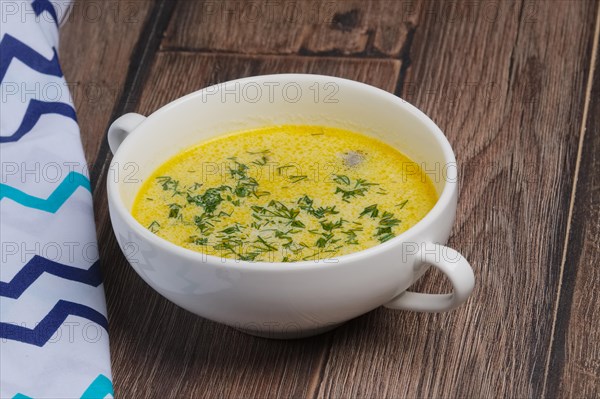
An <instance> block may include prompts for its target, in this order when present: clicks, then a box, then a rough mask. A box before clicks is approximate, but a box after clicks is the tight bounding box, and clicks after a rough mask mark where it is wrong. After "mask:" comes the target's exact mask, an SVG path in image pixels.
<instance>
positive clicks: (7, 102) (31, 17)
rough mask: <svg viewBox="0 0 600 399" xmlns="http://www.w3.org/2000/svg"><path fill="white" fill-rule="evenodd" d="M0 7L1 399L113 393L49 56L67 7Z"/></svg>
mask: <svg viewBox="0 0 600 399" xmlns="http://www.w3.org/2000/svg"><path fill="white" fill-rule="evenodd" d="M0 6H1V15H2V18H1V19H2V20H1V22H0V23H1V25H0V82H1V95H2V100H1V103H0V106H1V109H0V158H1V167H2V175H1V176H2V180H1V181H0V238H1V242H2V251H1V253H2V254H1V258H2V259H0V265H1V267H0V397H1V398H105V397H112V396H113V389H112V384H111V372H110V353H109V347H108V330H107V329H108V321H107V317H106V304H105V299H104V291H103V285H102V279H101V277H100V270H99V261H98V246H97V243H96V235H95V227H94V216H93V211H92V196H91V188H90V181H89V178H88V172H87V166H86V162H85V159H84V155H83V149H82V146H81V141H80V137H79V127H78V125H77V119H76V116H75V110H74V108H73V104H72V100H71V96H70V93H69V90H68V86H67V84H66V82H65V79H64V77H63V74H62V71H61V68H60V65H59V62H58V56H57V51H58V22H59V21H60V20H62V18H64V17H65V15H66V13H67V10H68V7H67V6H68V2H65V1H62V2H52V3H51V2H49V1H48V0H34V1H5V0H0ZM82 56H83V55H82Z"/></svg>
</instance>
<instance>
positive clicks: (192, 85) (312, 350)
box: [95, 52, 400, 398]
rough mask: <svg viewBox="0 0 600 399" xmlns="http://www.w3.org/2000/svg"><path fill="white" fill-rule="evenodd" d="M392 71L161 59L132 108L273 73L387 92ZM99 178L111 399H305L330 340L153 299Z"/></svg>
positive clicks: (282, 60) (321, 63)
mask: <svg viewBox="0 0 600 399" xmlns="http://www.w3.org/2000/svg"><path fill="white" fill-rule="evenodd" d="M399 71H400V62H399V61H395V60H384V61H380V60H370V61H363V60H356V59H343V60H339V59H333V58H313V57H280V56H266V57H252V56H229V55H214V54H198V53H176V52H165V53H159V54H158V56H157V58H156V60H155V63H154V65H153V67H152V69H151V71H150V73H149V76H148V79H147V83H146V84H145V86H144V90H143V92H142V95H141V98H140V103H139V105H138V107H137V108H136V111H137V112H141V113H144V114H148V113H151V112H153V111H154V110H156V109H157V108H159V107H160V106H162V105H164V104H166V103H167V102H169V101H171V100H173V99H174V98H176V97H179V96H181V95H183V94H187V93H189V92H191V91H194V90H196V89H198V88H201V87H204V86H207V85H210V84H213V83H218V82H222V81H226V80H230V79H234V78H238V77H244V76H250V75H257V74H266V73H276V72H311V73H321V74H329V75H338V76H341V77H346V78H350V79H355V80H361V81H365V82H368V83H371V84H373V85H375V86H379V87H381V88H383V89H386V90H388V91H393V90H394V88H395V87H396V84H397V76H398V73H399ZM105 179H106V177H105V176H104V177H103V179H102V182H101V184H100V185H98V188H97V191H96V192H95V197H96V199H97V208H96V212H97V219H98V235H99V242H100V253H101V258H102V259H104V262H105V265H104V266H105V271H106V272H105V287H106V293H107V302H108V312H109V315H110V332H111V355H112V359H113V373H114V383H115V389H116V394H117V396H118V397H144V398H150V397H152V398H181V397H211V398H222V397H232V398H243V397H257V398H269V397H283V398H288V397H306V396H311V395H312V392H313V391H314V390H315V389H316V383H317V382H318V377H319V371H320V370H321V368H322V365H323V362H324V359H325V354H326V353H327V349H328V348H329V346H330V338H331V334H326V335H322V336H319V337H315V338H311V339H307V340H299V341H287V342H285V341H273V340H265V339H259V338H254V337H251V336H248V335H245V334H242V333H238V332H237V331H235V330H232V329H230V328H228V327H225V326H222V325H219V324H216V323H212V322H210V321H207V320H204V319H201V318H199V317H197V316H194V315H192V314H191V313H188V312H186V311H184V310H182V309H180V308H178V307H177V306H175V305H173V304H172V303H170V302H168V301H167V300H166V299H164V298H162V297H161V296H159V295H158V294H157V293H156V292H154V291H153V290H151V289H150V288H149V287H148V286H147V285H146V284H145V283H144V282H143V281H142V280H141V279H140V278H139V277H138V276H137V274H135V272H134V271H133V270H132V269H131V267H130V266H129V265H128V264H127V262H126V260H125V259H124V258H123V256H122V255H121V251H120V249H119V247H118V245H117V243H116V241H115V238H114V235H113V232H112V228H111V225H110V220H109V216H108V209H107V206H106V189H105ZM106 263H108V264H106Z"/></svg>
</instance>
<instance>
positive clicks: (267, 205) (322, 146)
mask: <svg viewBox="0 0 600 399" xmlns="http://www.w3.org/2000/svg"><path fill="white" fill-rule="evenodd" d="M436 201H437V194H436V191H435V188H434V187H433V184H432V182H431V181H430V179H429V178H428V177H427V176H426V175H425V173H424V172H423V171H422V170H421V168H419V166H418V165H417V164H416V163H414V162H413V161H411V160H410V159H409V158H407V157H406V156H405V155H403V154H402V153H400V152H399V151H398V150H396V149H394V148H392V147H391V146H389V145H387V144H385V143H383V142H381V141H379V140H377V139H374V138H372V137H368V136H365V135H362V134H358V133H354V132H350V131H347V130H342V129H337V128H331V127H325V126H296V125H286V126H272V127H266V128H261V129H257V130H250V131H244V132H238V133H233V134H230V135H226V136H221V137H218V138H215V139H212V140H209V141H206V142H202V143H200V144H198V145H196V146H193V147H191V148H189V149H186V150H184V151H183V152H181V153H179V154H177V155H176V156H174V157H173V158H171V159H170V160H168V161H167V162H166V163H164V164H163V165H161V166H160V167H159V168H158V169H157V170H156V171H155V172H154V173H153V174H152V175H151V176H150V177H149V178H148V179H147V180H146V181H145V182H144V184H143V185H142V187H141V189H140V191H139V193H138V195H137V197H136V199H135V202H134V204H133V209H132V213H133V216H134V217H135V218H136V219H137V220H138V221H139V222H140V223H141V224H142V225H143V226H144V227H146V228H148V229H149V230H150V231H152V232H153V233H155V234H156V235H158V236H160V237H162V238H164V239H166V240H168V241H171V242H173V243H175V244H177V245H179V246H182V247H184V248H189V249H191V250H194V251H198V252H202V253H206V254H210V255H216V256H220V257H226V258H235V259H241V260H247V261H267V262H296V261H303V260H305V261H306V260H315V261H316V260H319V259H327V258H335V257H338V256H341V255H345V254H349V253H352V252H357V251H360V250H363V249H366V248H369V247H373V246H375V245H378V244H379V243H382V242H385V241H387V240H389V239H391V238H393V237H395V236H396V235H398V234H400V233H402V232H403V231H405V230H407V229H409V228H410V227H412V226H413V225H414V224H415V223H417V222H418V221H419V220H420V219H422V218H423V217H424V216H425V215H426V214H427V212H429V211H430V210H431V208H432V207H433V206H434V204H435V202H436Z"/></svg>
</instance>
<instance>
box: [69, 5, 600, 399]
mask: <svg viewBox="0 0 600 399" xmlns="http://www.w3.org/2000/svg"><path fill="white" fill-rule="evenodd" d="M599 29H600V8H599V4H598V2H597V1H585V0H572V1H553V0H541V1H531V0H515V1H487V0H486V1H468V0H467V1H464V2H460V1H459V2H456V1H452V2H444V1H441V0H440V1H438V0H432V1H418V0H414V1H413V0H410V1H403V0H397V1H396V0H383V1H361V0H356V1H354V0H352V1H350V0H349V1H342V0H338V1H334V2H329V1H324V2H313V1H300V0H297V1H293V2H290V1H283V0H281V1H252V2H243V1H222V2H221V1H209V2H204V1H199V0H198V1H196V0H179V1H169V0H156V1H151V0H147V1H137V0H134V1H132V0H123V1H121V2H114V1H111V2H98V1H95V0H89V1H88V0H82V1H81V2H80V3H78V4H77V6H76V8H75V10H74V11H73V13H72V15H71V18H70V20H69V22H68V23H67V24H66V26H65V27H64V28H63V30H62V33H61V35H62V43H61V44H62V46H61V49H60V51H61V54H62V63H63V67H64V70H65V75H66V77H67V80H68V81H69V83H70V84H71V85H72V86H71V87H72V89H73V94H74V97H75V102H76V106H77V108H78V113H79V119H80V122H81V128H82V136H83V141H84V147H85V151H86V154H87V157H88V160H89V162H90V171H91V177H92V184H93V188H94V198H95V207H96V222H97V227H98V238H99V241H100V248H101V257H102V261H103V268H104V276H105V279H106V283H105V288H106V293H107V299H108V312H109V319H110V334H111V335H110V338H111V354H112V362H113V373H114V384H115V390H116V395H117V397H120V398H185V397H194V398H195V397H209V398H223V397H233V398H247V397H256V398H271V397H283V398H287V397H310V398H313V397H336V398H350V397H359V398H403V397H408V398H417V397H419V398H421V397H431V398H442V397H443V398H474V397H499V398H500V397H510V398H525V397H527V398H528V397H577V398H597V397H599V396H600V294H599V289H600V268H599V266H600V250H599V246H600V222H599V221H600V95H599V93H600V68H599V67H600V61H598V60H599V59H600V58H599V57H598V56H597V53H598V36H599ZM594 67H595V70H594ZM278 72H307V73H319V74H329V75H335V76H341V77H346V78H351V79H355V80H359V81H363V82H367V83H369V84H372V85H375V86H378V87H381V88H383V89H385V90H388V91H390V92H392V93H395V94H396V95H398V96H401V97H403V98H405V99H406V100H408V101H410V102H411V103H413V104H415V105H416V106H417V107H419V108H421V109H422V110H424V111H425V112H426V113H427V114H428V115H430V116H431V118H432V119H433V120H434V121H435V122H436V123H437V124H438V125H439V126H440V127H441V128H442V130H444V132H445V134H446V135H447V136H448V139H449V140H450V142H451V143H452V145H453V147H454V149H455V151H456V155H457V158H458V161H459V164H460V171H461V176H460V187H461V190H460V198H459V209H458V217H457V221H456V225H455V227H454V232H453V235H452V238H451V240H450V245H452V246H453V247H455V248H457V249H458V250H460V251H461V252H463V253H464V254H465V256H466V257H467V258H468V259H469V260H471V261H472V264H473V267H474V268H475V272H476V276H477V286H476V288H475V291H474V293H473V296H472V297H471V298H470V299H469V300H468V302H467V303H466V304H465V305H464V306H462V307H461V308H460V309H458V310H456V311H454V312H451V313H444V314H419V313H409V312H398V311H391V310H385V309H378V310H376V311H373V312H371V313H370V314H367V315H365V316H363V317H360V318H358V319H356V320H353V321H351V322H349V323H347V324H346V325H344V326H343V327H340V328H338V329H337V330H335V331H333V332H330V333H327V334H324V335H321V336H318V337H314V338H310V339H304V340H297V341H271V340H265V339H258V338H253V337H251V336H248V335H244V334H242V333H240V332H237V331H235V330H233V329H231V328H228V327H224V326H222V325H219V324H216V323H213V322H210V321H207V320H204V319H201V318H199V317H196V316H194V315H192V314H191V313H188V312H186V311H184V310H182V309H180V308H178V307H176V306H175V305H173V304H172V303H170V302H168V301H167V300H165V299H164V298H162V297H160V296H159V295H158V294H157V293H156V292H154V291H153V290H152V289H150V288H149V287H148V286H147V285H146V284H145V283H144V282H143V281H142V280H141V279H140V278H139V277H138V276H137V275H136V274H135V273H134V271H133V270H132V269H131V267H130V266H129V265H128V264H127V262H126V261H125V259H124V257H123V256H122V254H121V251H120V250H119V248H118V246H117V244H116V241H115V238H114V236H113V232H112V228H111V225H110V221H109V217H108V211H107V204H106V191H105V180H106V172H107V165H108V163H109V161H110V158H111V155H110V152H109V150H108V145H107V142H106V136H105V132H106V128H107V126H108V125H109V123H110V122H111V121H112V120H114V119H115V118H116V117H117V116H119V115H121V114H123V113H125V112H130V111H136V112H140V113H143V114H149V113H151V112H153V111H154V110H156V109H157V108H159V107H160V106H162V105H163V104H166V103H167V102H169V101H171V100H173V99H175V98H177V97H179V96H181V95H183V94H186V93H189V92H192V91H194V90H197V89H200V88H202V87H205V86H207V85H209V84H213V83H218V82H222V81H226V80H230V79H235V78H240V77H244V76H251V75H257V74H266V73H278ZM417 286H418V287H417V288H418V289H420V290H423V291H426V292H436V291H443V290H446V289H447V288H448V285H447V283H446V282H445V281H444V279H443V278H442V277H441V276H439V275H437V274H436V273H435V272H430V273H429V274H428V275H427V276H425V278H424V279H423V280H422V281H421V282H420V283H418V284H417Z"/></svg>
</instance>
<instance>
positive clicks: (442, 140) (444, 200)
mask: <svg viewBox="0 0 600 399" xmlns="http://www.w3.org/2000/svg"><path fill="white" fill-rule="evenodd" d="M266 79H277V80H278V81H280V82H281V83H288V82H290V81H293V82H298V81H302V80H310V83H314V82H315V79H318V80H324V79H326V80H327V83H330V82H332V81H333V82H336V83H339V84H340V85H347V86H353V87H354V88H355V89H360V90H364V91H367V92H370V94H372V95H378V96H382V97H385V98H386V99H387V100H388V101H390V102H392V103H393V104H394V105H396V106H398V107H400V108H403V109H404V110H405V111H407V112H409V113H411V114H412V115H413V116H415V117H417V119H418V120H419V121H420V122H421V123H422V124H423V125H424V126H425V128H426V129H428V130H429V131H430V132H431V133H432V134H433V136H434V137H435V139H436V140H437V142H438V144H439V145H440V147H441V149H442V152H443V155H444V162H445V163H446V164H451V163H453V164H454V165H455V166H457V164H456V157H455V155H454V151H453V150H452V146H451V145H450V142H449V141H448V139H447V138H446V136H445V135H444V133H443V132H442V130H441V129H440V128H439V127H438V126H437V125H436V124H435V123H434V122H433V121H432V120H431V119H430V118H429V117H428V116H427V115H426V114H425V113H424V112H423V111H421V110H419V109H418V108H417V107H415V106H414V105H412V104H410V103H409V102H407V101H406V100H404V99H402V98H400V97H398V96H396V95H394V94H392V93H389V92H387V91H385V90H382V89H380V88H377V87H375V86H371V85H369V84H366V83H362V82H357V81H354V80H350V79H345V78H339V77H335V76H328V75H318V74H298V73H285V74H269V75H256V76H251V77H246V78H241V79H235V80H229V81H226V82H223V83H218V84H216V85H212V86H207V87H205V88H203V89H200V90H197V91H195V92H192V93H189V94H187V95H185V96H183V97H179V98H177V99H176V100H173V101H172V102H170V103H168V104H166V105H164V106H162V107H161V108H159V109H158V110H156V111H154V112H153V113H152V114H150V115H148V116H147V117H146V119H145V120H144V121H142V123H140V125H138V126H137V127H136V128H135V129H134V130H133V131H131V132H130V134H129V135H128V136H127V137H126V139H125V140H124V141H123V143H122V144H121V145H120V146H119V148H118V149H117V152H116V154H114V156H113V158H112V160H111V163H110V167H109V168H110V169H112V168H113V167H114V165H115V164H118V163H119V162H124V161H126V160H121V159H120V158H121V154H123V153H125V151H123V150H122V148H125V149H126V148H127V147H129V146H132V145H133V142H134V141H136V137H141V131H142V130H143V129H142V128H143V127H144V126H147V125H149V124H151V123H152V121H153V119H154V118H156V117H158V116H160V115H163V114H165V113H168V112H170V111H171V109H173V108H175V107H177V106H179V105H181V104H183V103H185V102H187V101H190V100H192V99H194V98H196V97H198V96H201V95H202V93H203V92H205V91H207V90H210V89H214V88H215V87H226V86H227V85H233V84H243V83H245V82H257V81H260V80H266ZM384 142H385V141H384ZM110 169H109V170H110ZM118 184H119V182H118V180H116V179H107V199H108V203H109V213H110V214H111V217H112V213H113V212H115V213H117V214H118V215H119V216H120V218H121V220H122V221H123V222H124V223H125V224H126V225H127V227H128V228H130V229H133V230H135V231H136V232H137V233H138V235H139V236H140V237H141V238H143V239H145V240H146V241H148V243H149V244H151V245H153V246H156V247H158V248H160V249H162V250H164V251H167V252H168V253H170V254H172V255H173V256H176V257H178V258H184V259H186V260H188V261H190V262H197V263H201V264H207V265H208V264H216V263H217V264H219V267H225V268H230V269H234V270H264V271H291V270H309V269H313V268H332V267H336V266H340V265H344V264H346V263H349V262H356V261H363V260H366V259H368V258H371V257H376V256H377V255H379V254H381V253H383V252H386V251H388V250H390V249H391V248H392V247H395V246H397V245H399V244H401V243H402V242H408V241H410V237H414V236H419V235H421V234H423V232H425V231H426V230H428V229H429V228H431V227H432V225H433V224H434V223H435V221H436V220H437V219H438V218H440V217H441V216H442V215H443V214H444V212H446V210H447V208H448V206H449V205H451V204H452V202H453V201H454V200H455V198H456V194H457V189H458V173H456V174H455V175H454V178H453V179H450V180H449V179H445V182H444V188H443V190H442V192H441V194H440V195H439V197H438V200H437V202H436V203H435V205H434V206H433V208H432V209H431V210H430V211H429V212H428V213H427V214H426V215H425V216H424V217H423V218H422V219H421V220H419V221H418V222H417V223H416V224H415V225H414V226H412V227H411V228H409V229H408V230H406V231H404V232H402V233H400V234H399V235H397V236H396V237H394V238H392V239H390V240H388V241H386V242H384V243H381V244H378V245H375V246H373V247H369V248H366V249H363V250H360V251H357V252H352V253H349V254H346V255H341V256H338V257H335V258H323V259H318V260H317V261H314V260H307V261H298V262H265V261H259V262H250V261H244V260H238V259H233V258H224V257H219V256H215V255H208V254H205V253H203V252H198V251H194V250H191V249H188V248H184V247H181V246H179V245H177V244H175V243H172V242H170V241H168V240H166V239H164V238H162V237H159V236H157V235H156V234H154V233H152V232H150V231H149V230H148V229H146V228H144V227H143V226H142V225H141V224H140V223H139V222H138V221H137V220H136V219H135V218H134V217H133V215H132V214H131V212H129V211H128V210H127V207H126V206H125V204H124V202H123V199H122V198H121V195H120V194H119V189H118Z"/></svg>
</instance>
